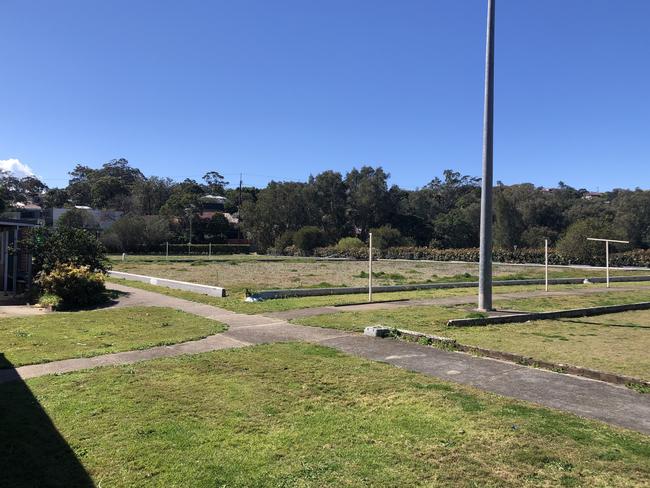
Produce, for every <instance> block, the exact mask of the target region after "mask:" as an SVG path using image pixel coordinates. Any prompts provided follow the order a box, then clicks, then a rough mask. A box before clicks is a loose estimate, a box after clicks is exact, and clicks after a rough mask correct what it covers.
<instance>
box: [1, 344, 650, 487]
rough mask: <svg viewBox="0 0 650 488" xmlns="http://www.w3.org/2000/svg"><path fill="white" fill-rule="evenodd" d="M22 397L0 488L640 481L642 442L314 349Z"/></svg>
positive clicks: (114, 371)
mask: <svg viewBox="0 0 650 488" xmlns="http://www.w3.org/2000/svg"><path fill="white" fill-rule="evenodd" d="M26 386H27V387H26ZM26 386H25V385H24V384H21V383H11V384H4V385H0V411H1V412H3V414H4V415H6V418H9V419H11V422H2V423H1V424H0V429H1V431H0V451H1V452H3V456H1V457H0V485H2V486H11V487H14V488H20V487H23V486H42V485H43V484H48V485H49V486H87V485H88V483H89V481H90V480H88V479H85V478H84V476H85V474H84V471H83V470H82V468H81V465H80V464H79V461H78V460H80V462H81V463H83V467H84V468H85V470H86V471H87V472H88V473H89V474H90V475H91V476H92V479H93V481H94V483H96V484H97V485H98V486H99V485H101V486H111V487H132V486H160V487H174V486H177V487H182V486H188V483H189V485H191V486H193V487H203V486H205V487H215V486H233V487H234V486H255V487H258V486H259V487H265V486H269V487H277V486H283V487H289V486H300V487H322V486H334V487H339V486H434V485H435V486H499V487H501V486H513V487H515V486H516V487H520V486H603V487H605V486H607V487H612V486H641V485H644V484H647V482H648V479H650V463H648V459H650V437H648V436H643V435H641V434H636V433H633V432H630V431H625V430H621V429H616V428H612V427H609V426H606V425H604V424H601V423H597V422H593V421H587V420H583V419H579V418H577V417H574V416H572V415H568V414H563V413H559V412H556V411H551V410H548V409H544V408H539V407H534V406H531V405H528V404H525V403H522V402H517V401H512V400H506V399H503V398H501V397H498V396H496V395H491V394H487V393H483V392H479V391H477V390H474V389H470V388H467V387H462V386H457V385H452V384H449V383H444V382H441V381H439V380H435V379H432V378H429V377H426V376H424V375H420V374H417V373H409V372H406V371H404V370H400V369H397V368H394V367H392V366H389V365H385V364H380V363H375V362H370V361H366V360H362V359H357V358H353V357H350V356H345V355H342V354H340V353H338V352H336V351H334V350H332V349H328V348H324V347H318V346H311V345H304V344H278V345H270V346H257V347H251V348H246V349H241V350H232V351H220V352H215V353H209V354H203V355H198V356H184V357H179V358H168V359H162V360H154V361H147V362H142V363H137V364H135V365H130V366H125V367H116V368H101V369H97V370H93V371H87V372H78V373H72V374H66V375H61V376H56V377H52V376H50V377H42V378H36V379H33V380H29V381H28V382H27V385H26ZM35 400H36V401H35ZM48 417H49V418H48ZM50 419H51V422H52V423H50ZM68 446H69V447H68ZM190 480H191V481H190Z"/></svg>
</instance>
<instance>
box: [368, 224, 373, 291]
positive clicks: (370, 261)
mask: <svg viewBox="0 0 650 488" xmlns="http://www.w3.org/2000/svg"><path fill="white" fill-rule="evenodd" d="M368 301H369V302H372V232H371V233H370V237H369V238H368Z"/></svg>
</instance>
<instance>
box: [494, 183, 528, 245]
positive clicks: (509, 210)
mask: <svg viewBox="0 0 650 488" xmlns="http://www.w3.org/2000/svg"><path fill="white" fill-rule="evenodd" d="M494 215H495V217H496V222H495V225H494V244H495V246H496V247H501V248H504V249H513V248H514V247H515V246H517V244H519V239H520V238H521V233H522V231H523V228H524V223H523V219H522V217H521V214H520V213H519V211H518V210H517V208H516V207H515V205H514V204H513V203H512V202H511V201H510V200H508V198H507V197H506V196H505V195H504V194H503V192H501V191H497V192H496V195H495V199H494Z"/></svg>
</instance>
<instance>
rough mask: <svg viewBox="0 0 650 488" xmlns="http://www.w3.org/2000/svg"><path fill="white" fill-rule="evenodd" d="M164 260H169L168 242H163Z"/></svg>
mask: <svg viewBox="0 0 650 488" xmlns="http://www.w3.org/2000/svg"><path fill="white" fill-rule="evenodd" d="M165 259H167V260H169V242H165Z"/></svg>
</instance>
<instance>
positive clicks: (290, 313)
mask: <svg viewBox="0 0 650 488" xmlns="http://www.w3.org/2000/svg"><path fill="white" fill-rule="evenodd" d="M626 291H627V292H629V291H647V292H648V295H649V296H650V286H647V285H646V286H644V285H637V286H620V287H616V288H610V289H609V290H608V289H607V288H603V287H594V288H585V289H573V290H555V291H553V290H551V291H549V292H546V291H542V290H538V291H519V292H505V293H495V294H494V297H493V299H494V301H495V302H497V303H498V302H499V301H505V300H515V299H518V298H536V297H543V298H547V297H570V296H576V295H593V294H596V293H618V292H626ZM476 297H477V295H476V293H473V294H471V295H462V296H451V297H438V298H413V299H408V300H396V301H393V302H390V301H385V302H373V303H360V304H356V305H338V306H325V307H314V308H303V309H298V310H286V311H283V312H270V313H267V314H265V315H266V316H267V317H273V318H277V319H283V320H293V319H299V318H304V317H315V316H317V315H327V314H331V313H339V312H368V311H372V310H390V309H395V308H402V307H417V306H422V305H438V306H442V307H448V306H454V305H471V304H475V303H476V300H477V298H476Z"/></svg>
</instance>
